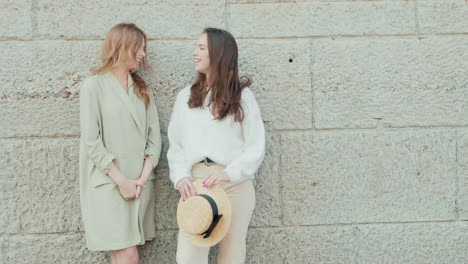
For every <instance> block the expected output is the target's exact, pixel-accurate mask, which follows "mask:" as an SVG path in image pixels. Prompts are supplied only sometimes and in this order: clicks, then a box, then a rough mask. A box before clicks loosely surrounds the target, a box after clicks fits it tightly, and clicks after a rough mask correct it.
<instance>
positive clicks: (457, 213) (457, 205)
mask: <svg viewBox="0 0 468 264" xmlns="http://www.w3.org/2000/svg"><path fill="white" fill-rule="evenodd" d="M459 132H460V131H459V130H456V131H455V217H456V219H457V220H460V174H459V170H458V168H459V164H458V156H459V152H458V144H459V141H458V139H459Z"/></svg>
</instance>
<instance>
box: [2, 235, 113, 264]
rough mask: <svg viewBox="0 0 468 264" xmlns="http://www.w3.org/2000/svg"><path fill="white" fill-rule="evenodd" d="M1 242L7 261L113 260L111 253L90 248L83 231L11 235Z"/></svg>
mask: <svg viewBox="0 0 468 264" xmlns="http://www.w3.org/2000/svg"><path fill="white" fill-rule="evenodd" d="M0 243H1V248H2V249H3V254H2V256H0V261H1V262H2V263H4V264H13V263H15V264H30V263H35V264H48V263H57V264H68V263H77V264H78V263H80V264H81V263H82V264H88V263H103V264H104V263H110V257H109V256H108V254H107V253H104V252H92V251H89V250H87V249H86V247H85V240H84V238H83V236H82V234H81V233H79V234H53V235H52V234H51V235H24V236H8V237H5V238H3V239H2V240H0Z"/></svg>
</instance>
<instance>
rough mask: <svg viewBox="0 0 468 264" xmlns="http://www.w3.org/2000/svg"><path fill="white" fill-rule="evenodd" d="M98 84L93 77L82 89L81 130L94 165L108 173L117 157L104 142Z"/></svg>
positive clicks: (86, 81)
mask: <svg viewBox="0 0 468 264" xmlns="http://www.w3.org/2000/svg"><path fill="white" fill-rule="evenodd" d="M97 89H98V87H97V84H96V83H95V80H94V79H93V78H88V79H86V80H85V82H84V83H83V85H82V86H81V89H80V132H81V135H80V137H81V140H82V141H83V142H84V143H85V144H84V145H85V147H86V153H87V155H88V157H89V158H90V160H91V161H92V162H93V163H94V165H95V166H96V167H97V168H98V169H99V170H101V171H102V172H103V173H104V174H107V173H108V172H109V170H110V167H111V163H112V161H113V160H114V159H115V157H114V155H112V154H111V153H109V151H107V149H106V148H105V146H104V144H103V142H102V134H101V131H102V120H101V113H100V107H99V102H98V97H97Z"/></svg>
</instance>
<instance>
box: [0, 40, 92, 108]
mask: <svg viewBox="0 0 468 264" xmlns="http://www.w3.org/2000/svg"><path fill="white" fill-rule="evenodd" d="M100 47H101V43H100V42H97V41H77V42H65V41H34V42H0V50H1V52H0V67H1V68H2V71H0V83H2V85H1V86H0V98H2V99H4V98H12V99H22V98H47V97H58V98H72V97H77V96H78V94H79V87H80V85H81V83H82V81H83V80H84V78H85V77H86V76H89V71H90V68H91V67H92V66H96V65H97V64H98V62H99V50H100ZM64 62H65V63H64Z"/></svg>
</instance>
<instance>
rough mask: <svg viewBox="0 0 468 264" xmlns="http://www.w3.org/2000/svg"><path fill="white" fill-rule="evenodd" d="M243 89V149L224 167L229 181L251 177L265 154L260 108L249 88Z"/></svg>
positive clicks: (263, 129)
mask: <svg viewBox="0 0 468 264" xmlns="http://www.w3.org/2000/svg"><path fill="white" fill-rule="evenodd" d="M244 89H245V91H243V93H242V97H243V100H242V101H243V109H244V120H243V121H242V129H243V134H244V150H243V152H242V154H241V155H239V156H238V157H236V158H235V159H234V160H233V161H232V162H231V163H229V164H227V166H226V168H225V169H224V171H225V172H226V173H227V174H228V176H229V179H230V181H231V183H240V182H242V181H244V180H246V179H252V178H253V177H254V175H255V172H256V171H257V170H258V168H259V167H260V165H261V164H262V161H263V158H264V156H265V128H264V126H263V120H262V116H261V113H260V108H259V107H258V104H257V101H256V100H255V96H254V95H253V93H252V92H251V91H250V89H248V88H244Z"/></svg>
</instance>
